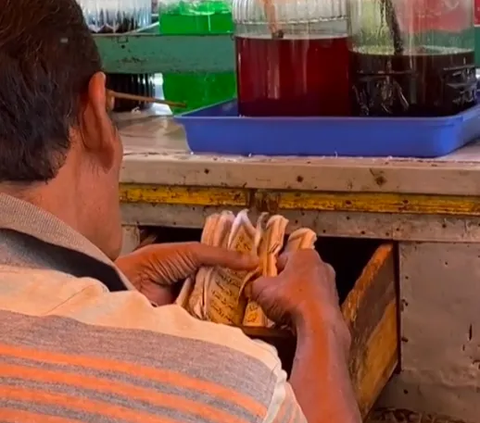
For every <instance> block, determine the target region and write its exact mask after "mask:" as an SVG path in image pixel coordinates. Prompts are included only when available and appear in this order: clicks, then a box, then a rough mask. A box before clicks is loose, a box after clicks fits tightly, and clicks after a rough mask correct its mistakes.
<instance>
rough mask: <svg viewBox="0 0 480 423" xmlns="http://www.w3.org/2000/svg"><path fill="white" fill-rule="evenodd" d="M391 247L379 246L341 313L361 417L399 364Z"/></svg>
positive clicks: (386, 245)
mask: <svg viewBox="0 0 480 423" xmlns="http://www.w3.org/2000/svg"><path fill="white" fill-rule="evenodd" d="M393 251H394V246H393V245H392V244H384V245H382V246H380V247H379V248H378V249H377V251H376V252H375V254H374V255H373V257H372V258H371V260H370V261H369V263H368V264H367V266H366V267H365V269H364V271H363V273H362V275H361V276H360V278H359V279H358V280H357V282H356V284H355V288H354V289H353V290H352V291H351V292H350V294H349V295H348V297H347V299H346V300H345V302H344V304H343V306H342V310H343V314H344V316H345V318H346V320H347V322H349V325H350V328H351V332H352V349H351V362H350V373H351V376H352V382H353V386H354V388H355V392H356V394H357V399H358V403H359V406H360V410H361V412H362V415H363V416H366V415H367V414H368V412H369V411H370V410H371V408H372V406H373V405H374V403H375V401H376V400H377V398H378V396H379V395H380V393H381V391H382V389H383V388H384V386H385V385H386V383H387V381H388V379H389V378H390V376H391V375H392V373H393V371H394V369H395V367H396V365H397V363H398V322H397V318H398V316H397V296H396V289H395V263H394V254H393Z"/></svg>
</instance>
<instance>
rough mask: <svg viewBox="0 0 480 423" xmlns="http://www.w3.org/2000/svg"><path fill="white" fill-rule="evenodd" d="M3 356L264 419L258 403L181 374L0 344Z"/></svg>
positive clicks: (263, 413) (263, 406) (261, 405)
mask: <svg viewBox="0 0 480 423" xmlns="http://www.w3.org/2000/svg"><path fill="white" fill-rule="evenodd" d="M1 355H6V356H10V357H17V358H22V359H27V360H32V361H39V362H44V363H51V364H61V365H65V364H69V365H72V366H81V367H86V368H90V369H95V370H98V371H114V372H118V373H124V374H127V375H129V376H132V377H140V378H144V379H147V380H148V379H150V380H153V381H155V382H159V383H169V384H172V385H174V386H177V387H179V388H184V389H191V390H193V391H197V392H201V393H203V394H205V395H210V396H212V397H217V398H219V399H222V400H223V401H227V402H230V403H234V404H235V405H237V406H239V407H241V408H243V409H245V410H247V411H248V412H249V413H251V414H253V415H256V416H260V417H262V416H264V415H265V413H266V411H267V409H266V406H265V405H263V404H262V403H260V402H258V401H256V400H255V399H253V398H252V397H250V396H248V395H244V394H241V393H239V392H237V391H234V390H233V389H229V388H226V387H224V386H221V385H218V384H216V383H213V382H208V381H204V380H199V379H195V378H193V377H190V376H187V375H185V374H183V373H177V372H174V371H171V370H166V369H158V368H154V367H146V366H141V365H139V364H132V363H128V362H122V361H117V360H108V359H102V358H96V357H86V356H77V355H67V354H62V353H53V352H46V351H41V350H36V349H32V348H21V347H14V346H11V345H5V344H0V356H1Z"/></svg>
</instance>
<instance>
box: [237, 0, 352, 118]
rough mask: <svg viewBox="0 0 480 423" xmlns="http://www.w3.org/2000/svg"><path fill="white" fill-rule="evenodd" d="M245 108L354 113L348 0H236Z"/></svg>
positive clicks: (250, 112)
mask: <svg viewBox="0 0 480 423" xmlns="http://www.w3.org/2000/svg"><path fill="white" fill-rule="evenodd" d="M233 21H234V24H235V47H236V60H237V87H238V88H237V91H238V107H239V114H240V115H244V116H335V115H337V116H343V115H347V114H349V106H350V101H349V81H348V46H347V12H346V5H345V1H344V0H233Z"/></svg>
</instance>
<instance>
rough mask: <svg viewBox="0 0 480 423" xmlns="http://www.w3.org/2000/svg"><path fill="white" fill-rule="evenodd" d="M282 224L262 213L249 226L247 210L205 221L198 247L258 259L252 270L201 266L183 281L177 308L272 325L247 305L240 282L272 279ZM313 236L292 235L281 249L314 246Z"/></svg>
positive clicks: (238, 322) (216, 319) (207, 317)
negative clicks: (200, 243)
mask: <svg viewBox="0 0 480 423" xmlns="http://www.w3.org/2000/svg"><path fill="white" fill-rule="evenodd" d="M287 225H288V220H287V219H286V218H284V217H283V216H280V215H274V216H271V217H270V216H269V215H268V213H262V214H261V215H260V217H259V218H258V220H257V222H256V226H253V225H252V223H251V221H250V219H249V216H248V210H243V211H241V212H240V213H238V214H237V216H235V215H234V214H233V213H232V212H229V211H225V212H222V213H219V214H214V215H212V216H209V217H208V218H207V219H206V222H205V227H204V230H203V233H202V240H201V242H202V243H205V244H207V245H212V246H217V247H224V248H227V249H230V250H235V251H240V252H243V253H248V254H256V255H258V257H259V262H260V265H259V268H258V269H257V270H255V271H252V272H246V271H234V270H231V269H225V268H217V267H215V268H212V267H210V268H209V267H203V268H201V269H200V270H199V271H198V272H197V275H196V276H195V277H192V278H189V279H187V281H185V284H184V286H183V288H182V290H181V292H180V295H179V297H178V299H177V304H179V305H181V306H182V307H184V308H185V309H187V310H188V311H189V312H190V313H191V314H192V315H193V316H195V317H197V318H199V319H202V320H209V321H212V322H216V323H224V324H230V325H236V326H240V325H244V326H255V327H273V326H274V323H273V322H271V321H269V319H268V318H267V317H266V316H265V314H264V313H263V311H262V309H261V308H260V306H259V305H258V304H256V303H255V302H253V301H250V302H248V301H247V299H246V298H245V296H244V295H243V289H244V287H245V285H246V284H248V283H249V282H250V281H252V280H254V279H255V278H257V277H259V276H267V277H268V276H276V275H277V258H278V256H279V254H280V253H281V251H282V249H283V248H284V239H285V232H286V228H287ZM316 239H317V237H316V235H315V232H313V231H312V230H310V229H306V228H302V229H298V230H296V231H294V232H293V233H292V234H291V235H290V236H289V237H288V240H287V242H286V245H285V248H284V251H285V252H290V251H295V250H299V249H305V248H314V244H315V241H316Z"/></svg>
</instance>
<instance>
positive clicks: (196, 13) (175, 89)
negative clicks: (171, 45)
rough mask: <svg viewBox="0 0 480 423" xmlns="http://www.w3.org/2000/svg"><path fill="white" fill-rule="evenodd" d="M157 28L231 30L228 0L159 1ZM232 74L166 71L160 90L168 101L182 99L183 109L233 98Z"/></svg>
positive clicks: (183, 32)
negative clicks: (184, 104) (184, 105)
mask: <svg viewBox="0 0 480 423" xmlns="http://www.w3.org/2000/svg"><path fill="white" fill-rule="evenodd" d="M158 13H159V28H160V33H161V34H163V35H208V34H226V33H231V32H232V30H233V24H232V14H231V3H230V1H229V0H180V1H178V0H160V1H159V9H158ZM235 88H236V87H235V73H234V72H223V73H210V74H209V73H196V72H195V71H194V70H192V72H191V73H181V74H180V73H167V74H164V75H163V91H164V94H165V98H166V99H167V100H170V101H177V102H184V103H186V105H187V107H186V108H183V109H174V110H173V112H174V113H176V112H185V111H188V110H194V109H198V108H201V107H204V106H208V105H211V104H214V103H219V102H221V101H225V100H229V99H231V98H233V97H235Z"/></svg>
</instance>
